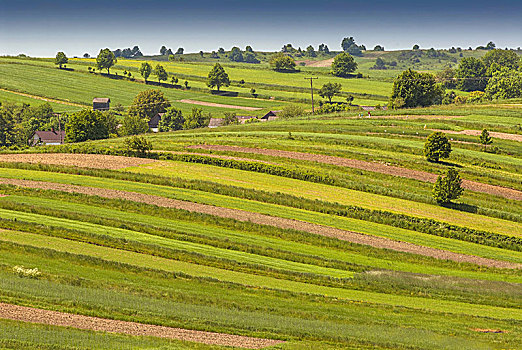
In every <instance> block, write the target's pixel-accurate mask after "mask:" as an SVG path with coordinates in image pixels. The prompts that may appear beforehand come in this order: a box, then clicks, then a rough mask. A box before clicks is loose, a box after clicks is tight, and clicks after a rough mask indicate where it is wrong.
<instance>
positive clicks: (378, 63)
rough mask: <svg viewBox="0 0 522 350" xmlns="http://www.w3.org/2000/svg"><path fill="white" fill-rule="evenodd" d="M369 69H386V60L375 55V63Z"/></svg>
mask: <svg viewBox="0 0 522 350" xmlns="http://www.w3.org/2000/svg"><path fill="white" fill-rule="evenodd" d="M370 69H386V62H384V60H383V59H382V58H380V57H377V59H376V60H375V64H374V65H373V67H371V68H370Z"/></svg>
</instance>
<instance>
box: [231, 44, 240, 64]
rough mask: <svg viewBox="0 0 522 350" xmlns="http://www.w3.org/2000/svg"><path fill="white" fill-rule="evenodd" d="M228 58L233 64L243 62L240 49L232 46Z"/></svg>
mask: <svg viewBox="0 0 522 350" xmlns="http://www.w3.org/2000/svg"><path fill="white" fill-rule="evenodd" d="M228 58H229V59H230V60H231V61H234V62H243V54H242V53H241V49H240V48H239V47H236V46H234V47H233V48H232V49H231V50H230V55H228Z"/></svg>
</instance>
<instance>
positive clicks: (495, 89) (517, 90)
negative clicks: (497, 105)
mask: <svg viewBox="0 0 522 350" xmlns="http://www.w3.org/2000/svg"><path fill="white" fill-rule="evenodd" d="M486 97H487V98H490V99H492V98H494V99H499V98H500V99H508V98H520V97H522V72H520V71H516V70H512V69H508V68H505V67H502V68H500V70H498V71H496V72H495V73H493V76H492V77H491V78H490V79H489V81H488V85H487V86H486Z"/></svg>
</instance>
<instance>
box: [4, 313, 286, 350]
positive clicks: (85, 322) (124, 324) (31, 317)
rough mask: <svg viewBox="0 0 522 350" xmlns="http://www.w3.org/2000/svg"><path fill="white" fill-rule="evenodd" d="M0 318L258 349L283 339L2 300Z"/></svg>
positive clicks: (278, 342)
mask: <svg viewBox="0 0 522 350" xmlns="http://www.w3.org/2000/svg"><path fill="white" fill-rule="evenodd" d="M0 318H3V319H8V320H15V321H23V322H30V323H41V324H47V325H53V326H61V327H73V328H78V329H87V330H92V331H97V332H110V333H123V334H129V335H134V336H150V337H160V338H168V339H177V340H184V341H191V342H197V343H203V344H210V345H221V346H234V347H240V348H246V349H262V348H265V347H267V346H273V345H276V344H280V343H283V341H280V340H272V339H262V338H252V337H246V336H241V335H233V334H225V333H214V332H205V331H195V330H190V329H182V328H172V327H165V326H157V325H152V324H143V323H136V322H129V321H119V320H111V319H105V318H99V317H91V316H83V315H75V314H69V313H64V312H58V311H50V310H43V309H35V308H31V307H25V306H18V305H11V304H4V303H0Z"/></svg>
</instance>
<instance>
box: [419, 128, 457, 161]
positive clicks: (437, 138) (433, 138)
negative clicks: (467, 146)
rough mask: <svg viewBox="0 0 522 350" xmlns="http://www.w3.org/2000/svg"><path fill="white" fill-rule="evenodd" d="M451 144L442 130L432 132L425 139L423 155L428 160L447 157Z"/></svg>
mask: <svg viewBox="0 0 522 350" xmlns="http://www.w3.org/2000/svg"><path fill="white" fill-rule="evenodd" d="M450 153H451V144H450V142H449V140H448V138H447V137H446V135H445V134H444V133H442V132H434V133H432V134H431V135H430V136H428V138H427V139H426V143H425V144H424V155H425V156H426V159H427V160H428V161H429V162H438V161H439V159H440V158H448V157H449V155H450Z"/></svg>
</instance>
